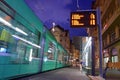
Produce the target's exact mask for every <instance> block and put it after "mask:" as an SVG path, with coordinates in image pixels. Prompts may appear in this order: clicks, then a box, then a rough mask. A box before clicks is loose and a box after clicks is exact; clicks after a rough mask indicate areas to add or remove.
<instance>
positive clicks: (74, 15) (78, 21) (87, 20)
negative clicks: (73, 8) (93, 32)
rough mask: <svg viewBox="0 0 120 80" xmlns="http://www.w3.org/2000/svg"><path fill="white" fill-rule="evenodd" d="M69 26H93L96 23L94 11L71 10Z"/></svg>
mask: <svg viewBox="0 0 120 80" xmlns="http://www.w3.org/2000/svg"><path fill="white" fill-rule="evenodd" d="M70 24H71V27H73V28H74V27H78V28H79V27H95V26H96V25H97V16H96V11H92V10H91V11H77V12H71V17H70Z"/></svg>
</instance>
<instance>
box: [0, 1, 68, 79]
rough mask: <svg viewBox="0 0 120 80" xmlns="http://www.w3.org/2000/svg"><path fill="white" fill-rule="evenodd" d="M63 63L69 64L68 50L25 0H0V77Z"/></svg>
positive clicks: (9, 77) (27, 73)
mask: <svg viewBox="0 0 120 80" xmlns="http://www.w3.org/2000/svg"><path fill="white" fill-rule="evenodd" d="M21 6H22V7H21ZM66 66H69V64H68V53H67V51H66V50H65V49H64V48H63V47H62V46H61V44H59V43H58V42H57V40H56V39H55V37H54V36H53V35H52V34H51V32H50V31H49V30H48V29H47V28H46V27H45V26H44V24H43V23H42V22H41V21H40V20H39V19H38V18H37V17H36V16H35V15H34V13H33V12H32V11H31V9H30V8H29V7H28V6H27V5H26V3H25V1H24V0H14V1H13V0H1V1H0V79H13V78H17V77H20V76H25V75H31V74H36V73H40V72H44V71H48V70H53V69H58V68H62V67H66Z"/></svg>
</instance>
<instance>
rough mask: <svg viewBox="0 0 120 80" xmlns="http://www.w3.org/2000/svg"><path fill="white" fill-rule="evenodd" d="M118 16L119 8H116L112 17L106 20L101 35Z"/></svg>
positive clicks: (119, 13)
mask: <svg viewBox="0 0 120 80" xmlns="http://www.w3.org/2000/svg"><path fill="white" fill-rule="evenodd" d="M119 16H120V8H118V9H117V10H116V11H115V12H114V14H113V15H112V17H111V18H110V19H109V20H108V22H107V23H106V24H107V27H106V28H105V29H103V30H102V35H103V34H104V33H105V32H106V31H107V30H108V28H109V27H110V26H111V24H113V22H114V21H115V20H116V19H117V18H118V17H119Z"/></svg>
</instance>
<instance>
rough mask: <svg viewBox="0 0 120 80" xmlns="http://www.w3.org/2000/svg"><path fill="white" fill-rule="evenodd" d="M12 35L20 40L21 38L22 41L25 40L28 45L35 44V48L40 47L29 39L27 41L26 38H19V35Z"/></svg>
mask: <svg viewBox="0 0 120 80" xmlns="http://www.w3.org/2000/svg"><path fill="white" fill-rule="evenodd" d="M12 36H13V37H15V38H17V39H20V40H22V41H24V42H26V43H28V44H30V45H32V46H35V47H37V48H41V47H40V46H39V45H37V44H34V43H32V42H30V41H28V40H26V39H24V38H21V37H19V36H17V35H12Z"/></svg>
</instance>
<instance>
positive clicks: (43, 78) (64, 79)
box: [17, 67, 90, 80]
mask: <svg viewBox="0 0 120 80" xmlns="http://www.w3.org/2000/svg"><path fill="white" fill-rule="evenodd" d="M17 80H90V78H89V77H88V76H87V75H86V74H85V72H84V71H82V72H81V71H79V69H78V68H73V67H72V68H71V67H68V68H62V69H57V70H52V71H48V72H44V73H40V74H37V75H33V76H29V77H26V78H21V79H17Z"/></svg>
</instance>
